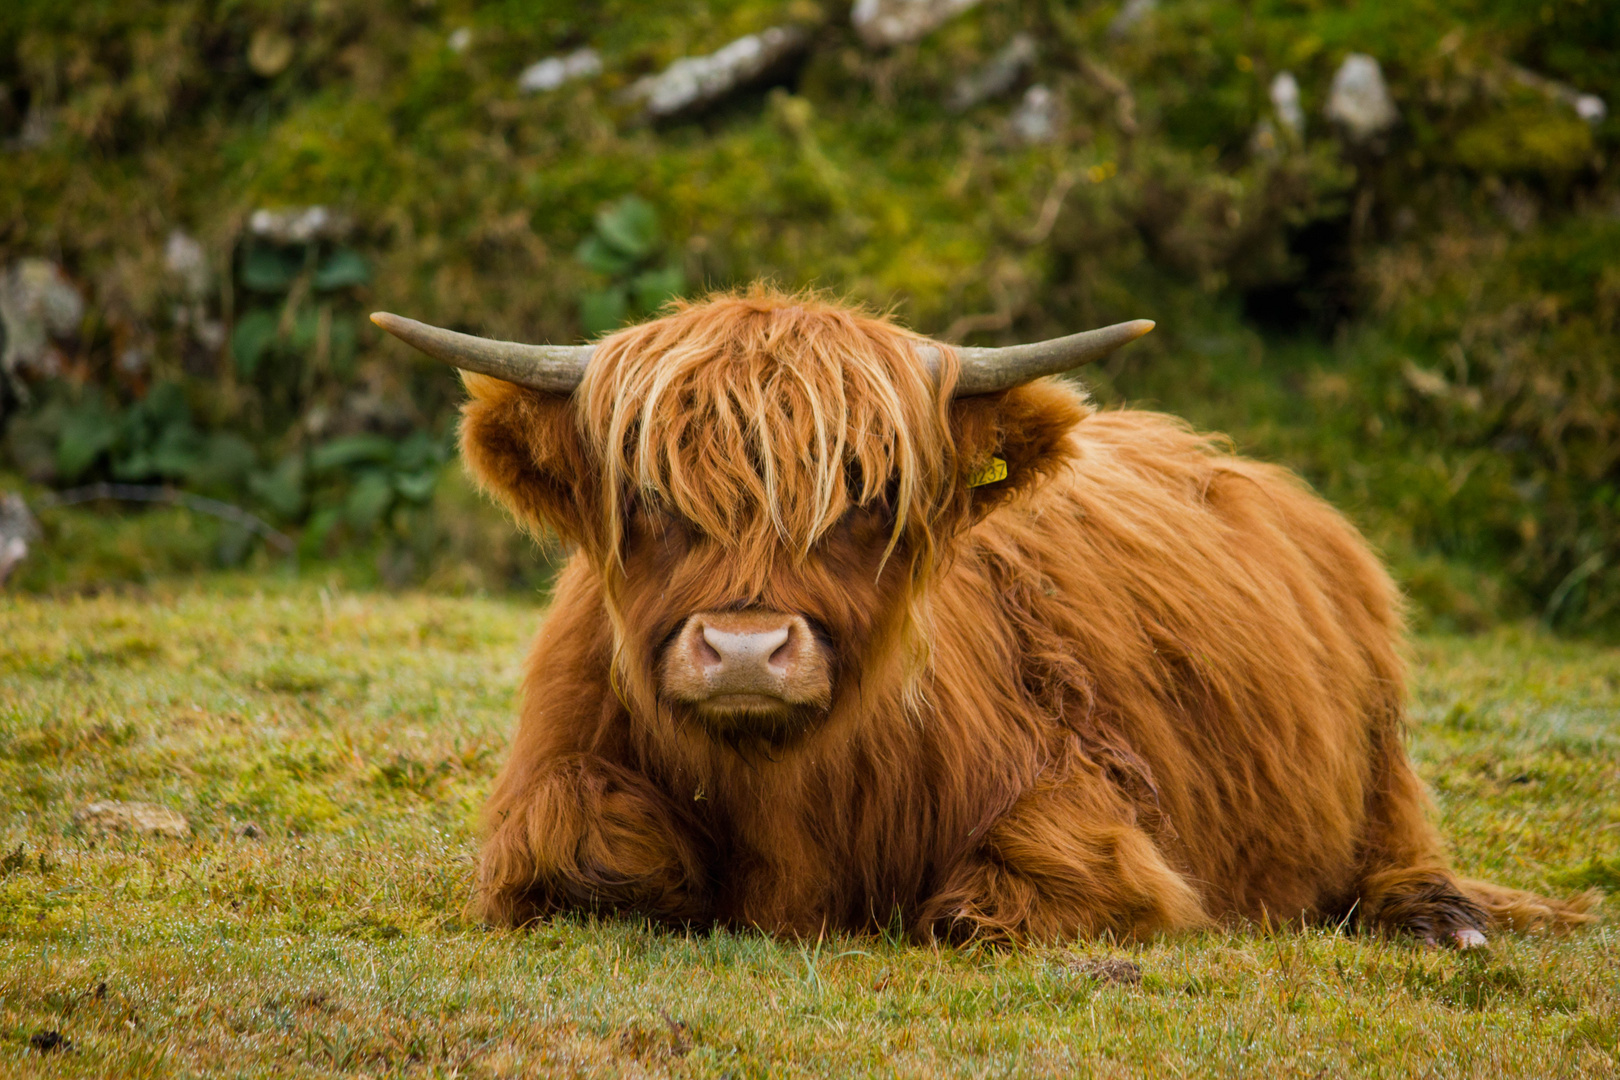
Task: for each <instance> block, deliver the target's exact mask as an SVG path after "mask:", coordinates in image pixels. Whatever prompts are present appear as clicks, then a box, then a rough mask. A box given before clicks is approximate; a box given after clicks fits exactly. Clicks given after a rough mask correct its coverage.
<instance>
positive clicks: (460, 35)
mask: <svg viewBox="0 0 1620 1080" xmlns="http://www.w3.org/2000/svg"><path fill="white" fill-rule="evenodd" d="M472 38H473V34H472V30H471V29H469V28H468V27H465V26H458V27H457V28H456V29H454V30H452V31H450V36H449V37H447V38H445V39H444V43H445V44H446V45H448V46H449V47H450V51H451V52H453V53H464V52H466V51H467V47H468V46H469V45H471V44H472Z"/></svg>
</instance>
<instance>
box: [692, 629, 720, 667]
mask: <svg viewBox="0 0 1620 1080" xmlns="http://www.w3.org/2000/svg"><path fill="white" fill-rule="evenodd" d="M692 659H693V660H695V661H696V662H697V665H698V667H706V668H708V667H717V666H719V665H720V664H723V663H725V657H723V656H721V655H720V652H719V650H718V649H716V648H715V647H714V646H713V645H712V644H711V643H710V642H709V633H708V629H707V628H706V627H705V628H704V630H703V632H702V633H699V634H694V635H692Z"/></svg>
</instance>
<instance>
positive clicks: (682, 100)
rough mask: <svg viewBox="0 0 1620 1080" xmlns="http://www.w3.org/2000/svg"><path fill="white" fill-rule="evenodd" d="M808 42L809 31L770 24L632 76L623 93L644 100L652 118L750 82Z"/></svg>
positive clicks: (709, 100)
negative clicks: (710, 49)
mask: <svg viewBox="0 0 1620 1080" xmlns="http://www.w3.org/2000/svg"><path fill="white" fill-rule="evenodd" d="M809 44H810V35H809V33H808V32H807V31H805V30H804V29H803V28H802V27H798V26H773V27H771V28H770V29H768V30H762V31H760V32H759V33H757V34H749V35H748V36H746V37H740V38H738V39H737V40H736V41H733V42H731V43H730V44H729V45H727V46H725V47H724V48H722V49H720V50H719V51H718V52H713V53H710V54H709V55H707V56H684V57H682V58H681V59H679V60H677V61H675V62H674V63H673V64H671V65H669V67H667V68H665V69H664V70H663V71H661V72H659V73H658V74H657V75H649V76H647V77H646V78H645V79H641V80H639V81H638V82H636V83H635V84H634V85H633V86H631V87H630V89H629V91H628V93H627V96H628V98H629V99H630V100H631V101H640V102H642V104H643V106H644V107H645V109H646V112H647V115H648V116H650V117H653V118H655V119H657V118H662V117H666V116H674V115H677V114H679V113H685V112H691V111H693V110H695V109H700V108H702V107H703V106H705V105H710V104H713V103H714V102H716V101H719V100H720V99H721V98H723V97H725V96H726V95H728V94H730V93H731V92H732V91H733V90H736V89H738V88H739V87H742V86H746V85H747V84H748V83H751V82H753V81H754V80H755V79H758V78H759V77H760V76H762V75H764V74H765V73H766V72H768V71H770V70H771V69H772V68H774V67H775V66H776V65H777V64H779V63H781V62H782V61H784V60H786V59H787V58H788V57H790V56H792V55H794V54H795V53H798V52H800V51H802V50H803V49H804V48H806V47H807V46H808V45H809Z"/></svg>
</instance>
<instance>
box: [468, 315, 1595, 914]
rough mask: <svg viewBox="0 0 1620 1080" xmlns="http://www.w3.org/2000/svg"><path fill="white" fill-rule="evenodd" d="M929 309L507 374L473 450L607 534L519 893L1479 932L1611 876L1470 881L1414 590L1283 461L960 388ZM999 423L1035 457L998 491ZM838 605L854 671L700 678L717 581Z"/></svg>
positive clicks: (487, 400)
mask: <svg viewBox="0 0 1620 1080" xmlns="http://www.w3.org/2000/svg"><path fill="white" fill-rule="evenodd" d="M913 340H914V339H913V338H912V337H911V336H910V335H908V334H907V333H905V332H904V331H901V330H899V329H897V328H895V327H894V326H893V325H891V324H889V323H887V322H884V321H881V320H877V319H871V318H866V317H862V316H860V315H857V314H855V313H852V312H850V311H848V310H846V309H843V308H840V307H836V306H833V305H829V304H825V303H822V302H819V301H817V300H814V299H811V298H806V297H786V296H780V295H775V294H772V293H769V292H765V291H755V292H752V293H749V294H746V295H734V296H723V297H719V298H715V299H712V300H710V301H707V302H704V303H701V304H693V305H685V306H681V307H678V308H677V309H676V310H675V311H674V313H673V314H671V315H669V316H668V317H666V318H663V319H660V320H658V321H656V322H652V323H649V324H647V325H644V326H640V327H635V328H632V329H629V330H625V331H622V332H620V333H618V334H616V335H614V336H612V337H610V338H608V339H607V340H606V341H605V342H603V344H602V345H601V346H600V347H599V349H598V351H597V354H596V357H595V359H594V361H593V362H592V364H591V367H590V370H589V374H588V375H587V378H586V382H585V384H584V385H583V386H582V387H581V389H580V391H579V392H578V393H577V394H576V395H574V396H573V397H571V398H562V397H555V396H550V395H546V394H542V393H538V392H535V391H530V390H525V389H521V388H519V387H516V386H513V385H510V384H507V383H503V382H498V381H496V380H493V379H487V378H483V377H479V376H468V377H467V386H468V388H469V390H470V391H471V394H472V398H471V400H470V401H469V402H468V404H467V406H466V409H465V419H464V424H463V428H462V448H463V452H464V455H465V459H466V461H467V464H468V466H469V468H470V469H471V471H472V473H473V475H474V476H475V477H477V478H478V480H479V481H480V482H481V483H482V484H483V486H484V487H485V488H486V489H487V490H488V491H490V492H491V493H492V494H494V495H495V496H496V497H497V498H499V499H500V500H502V501H503V502H504V503H505V504H506V505H507V506H508V507H510V508H511V510H512V511H513V512H514V513H515V514H516V515H517V517H518V518H519V519H520V520H521V521H523V522H524V523H526V524H527V525H529V526H531V527H535V528H538V527H541V526H542V525H545V526H550V527H552V528H554V529H555V530H556V531H557V532H558V533H560V534H561V535H562V536H563V537H564V538H565V539H566V540H568V541H570V542H572V543H573V544H575V545H577V548H578V551H577V554H575V555H574V556H573V558H572V559H571V561H570V562H569V564H568V566H567V568H566V569H565V570H564V571H563V573H562V575H561V577H560V579H559V580H558V583H557V588H556V596H555V600H554V602H553V606H552V610H551V613H550V615H549V617H548V618H547V619H546V622H545V624H544V626H543V628H542V630H541V632H540V636H539V638H538V640H537V641H536V643H535V646H534V649H533V652H532V654H531V656H530V660H529V666H528V674H527V677H526V679H525V682H524V705H523V711H522V718H521V721H520V724H519V727H518V731H517V735H516V738H515V741H514V743H513V746H512V753H511V757H510V759H509V760H508V762H507V763H506V766H505V768H504V769H503V771H502V773H501V775H500V778H499V780H498V781H497V783H496V786H495V790H494V793H493V795H492V796H491V798H490V800H489V805H488V809H487V830H488V834H487V839H486V841H485V845H484V849H483V854H482V858H481V863H480V885H481V891H480V897H481V903H482V907H483V911H484V913H485V914H486V916H487V917H488V918H489V919H491V920H493V921H495V922H500V923H507V924H519V923H522V922H525V921H527V920H529V919H532V918H534V917H536V916H538V915H541V914H543V913H546V912H549V911H552V910H555V909H558V908H562V907H582V908H595V909H617V910H627V911H634V912H640V913H645V914H648V915H651V916H654V917H658V918H662V919H668V920H676V921H695V922H700V923H709V922H722V923H728V924H741V925H753V926H758V927H763V928H765V929H767V930H770V931H773V932H780V933H790V934H812V933H816V932H819V931H821V930H823V929H827V928H849V929H864V928H872V927H877V926H883V925H888V924H891V922H892V920H894V919H895V918H899V919H900V920H902V921H903V922H904V924H905V925H906V926H907V927H908V928H910V929H911V930H912V932H914V933H915V934H917V935H918V936H922V937H930V936H936V935H937V936H944V937H948V938H951V939H958V940H960V939H964V938H971V937H992V938H996V939H1003V940H1053V939H1058V938H1065V937H1070V936H1072V935H1075V934H1100V933H1104V932H1112V933H1114V934H1116V935H1120V936H1124V937H1140V936H1144V935H1151V934H1154V933H1158V932H1162V931H1175V930H1185V929H1190V928H1195V927H1200V926H1205V925H1209V924H1211V923H1213V922H1229V921H1232V920H1241V919H1261V918H1268V919H1271V920H1281V919H1296V918H1300V917H1304V918H1306V919H1324V918H1326V919H1339V918H1342V917H1345V916H1347V915H1351V914H1352V913H1353V915H1354V917H1355V918H1356V919H1358V920H1360V921H1363V922H1366V923H1370V924H1372V925H1376V926H1380V927H1385V928H1392V929H1405V930H1411V931H1414V932H1416V933H1419V934H1421V935H1423V936H1425V937H1430V938H1435V939H1445V938H1446V937H1448V936H1450V935H1453V934H1455V933H1456V932H1457V931H1459V930H1467V929H1487V928H1489V927H1491V926H1503V925H1511V926H1516V927H1518V926H1537V925H1566V924H1571V923H1574V922H1578V921H1580V920H1581V918H1582V916H1581V915H1580V913H1579V911H1578V910H1577V908H1576V907H1572V906H1569V905H1565V904H1560V903H1557V902H1554V901H1549V900H1543V899H1540V898H1537V897H1532V896H1529V895H1527V894H1523V893H1515V892H1513V891H1512V890H1507V889H1501V888H1498V887H1496V886H1491V885H1486V884H1484V883H1477V882H1468V881H1463V880H1459V879H1458V878H1456V877H1455V876H1454V875H1453V874H1452V873H1451V871H1450V869H1449V868H1448V866H1447V862H1446V858H1445V855H1444V853H1443V850H1442V847H1441V844H1440V842H1439V839H1438V838H1437V836H1436V834H1435V832H1434V830H1433V829H1432V828H1431V827H1430V825H1429V823H1428V821H1427V819H1426V817H1425V801H1424V795H1423V792H1422V790H1421V788H1420V786H1419V783H1418V781H1417V779H1416V777H1415V776H1414V775H1413V772H1412V770H1411V767H1410V765H1409V764H1408V762H1407V758H1406V754H1405V751H1404V749H1403V730H1402V727H1403V702H1404V697H1405V675H1404V671H1403V668H1402V662H1401V657H1400V642H1401V634H1402V627H1401V614H1400V605H1399V601H1398V597H1397V594H1396V590H1395V588H1394V587H1393V585H1392V584H1391V582H1390V580H1389V577H1388V576H1387V575H1386V574H1385V572H1384V570H1383V568H1382V567H1381V566H1380V565H1379V562H1378V560H1377V559H1376V558H1375V557H1374V556H1373V555H1372V553H1371V552H1370V551H1369V550H1368V548H1367V545H1366V544H1365V543H1364V542H1363V541H1362V539H1361V538H1360V537H1359V536H1358V535H1357V534H1356V532H1355V530H1354V529H1353V528H1352V527H1351V526H1350V525H1349V524H1347V523H1346V522H1345V520H1344V519H1343V518H1342V517H1340V516H1339V515H1338V514H1337V513H1336V512H1335V511H1334V510H1333V509H1332V508H1331V507H1329V506H1328V505H1327V504H1326V503H1324V502H1323V501H1322V500H1321V499H1319V498H1317V497H1316V496H1314V495H1313V494H1311V493H1310V492H1309V491H1308V490H1306V489H1305V487H1304V486H1303V485H1302V484H1301V483H1300V482H1299V481H1298V480H1296V479H1295V478H1294V477H1293V476H1291V475H1290V474H1288V473H1287V472H1285V471H1284V470H1282V469H1278V468H1275V467H1272V466H1269V465H1262V464H1258V463H1255V462H1252V461H1247V460H1244V459H1241V458H1237V457H1234V456H1232V455H1230V454H1229V453H1227V452H1225V451H1224V450H1222V449H1221V448H1220V446H1219V445H1218V444H1217V443H1216V442H1215V441H1213V440H1211V439H1210V438H1207V437H1204V436H1201V435H1197V434H1194V433H1193V432H1191V431H1190V430H1188V429H1187V428H1186V427H1185V426H1184V425H1183V424H1181V423H1179V422H1178V421H1176V420H1173V419H1171V418H1168V417H1165V416H1161V415H1156V414H1153V413H1146V412H1134V411H1119V412H1097V411H1095V410H1093V409H1092V408H1091V407H1090V406H1089V405H1088V404H1087V402H1086V401H1085V399H1084V398H1083V397H1082V396H1081V395H1080V394H1078V393H1076V392H1075V391H1074V390H1073V389H1071V388H1070V387H1068V386H1067V385H1064V384H1062V383H1059V382H1055V381H1051V380H1046V381H1041V382H1037V383H1034V384H1031V385H1028V386H1024V387H1021V388H1019V389H1016V390H1013V391H1010V392H1007V393H1002V394H997V395H989V396H985V397H978V398H966V399H963V400H960V401H954V402H953V401H952V400H951V397H950V389H951V384H952V383H953V381H954V379H955V367H954V357H948V358H947V361H946V364H945V371H944V372H943V375H942V383H943V384H942V385H940V386H938V387H936V386H935V385H933V383H932V382H931V381H930V380H929V378H928V376H927V375H926V373H925V372H924V370H923V368H922V366H921V365H920V363H919V362H918V361H917V360H916V358H915V355H914V353H913V352H912V351H911V348H910V345H911V342H912V341H913ZM992 454H995V455H997V456H1000V457H1001V458H1003V459H1005V460H1006V461H1007V462H1008V464H1009V466H1010V474H1009V477H1008V478H1007V479H1006V480H1005V481H1003V482H1000V483H997V484H993V485H990V486H988V487H978V488H973V487H970V485H969V482H968V477H969V476H970V475H971V474H972V472H973V471H974V470H975V469H976V468H977V467H978V466H980V465H981V464H982V463H983V462H985V461H986V460H987V459H988V458H989V456H990V455H992ZM735 610H765V611H775V612H785V613H792V614H797V615H802V616H804V618H805V619H807V620H809V621H810V623H811V624H812V625H814V626H816V627H817V628H818V629H819V631H820V632H821V634H822V635H823V637H824V644H825V648H827V649H828V650H829V654H830V657H831V664H832V670H833V672H834V675H833V683H834V688H833V693H832V703H831V705H830V706H829V707H828V708H826V709H825V710H823V711H821V712H820V713H819V715H818V716H816V718H815V721H814V722H813V723H808V724H797V725H794V726H792V727H791V729H790V730H791V734H786V735H784V734H783V733H782V731H781V730H778V729H774V728H771V727H770V726H769V725H766V726H763V727H762V728H761V731H760V733H759V734H758V736H757V737H752V738H750V737H749V736H748V735H747V733H746V732H744V733H741V734H738V733H732V734H731V735H730V736H728V737H726V738H720V737H717V736H716V734H715V733H714V732H713V731H712V730H711V729H709V728H708V727H706V726H704V725H703V724H701V723H697V722H695V721H694V718H693V716H692V715H691V713H690V712H688V711H686V710H685V709H684V708H683V706H682V705H681V703H680V702H679V701H675V700H670V699H669V698H668V697H667V696H665V695H662V694H661V693H660V687H659V685H658V683H659V670H660V669H659V660H660V656H661V655H662V650H663V649H664V648H665V647H666V646H667V643H668V642H669V641H670V640H671V639H672V637H673V636H674V635H675V634H676V633H678V631H679V630H680V628H681V626H682V625H683V623H684V622H685V620H686V619H687V618H688V617H689V616H690V615H692V614H693V613H696V612H704V611H735Z"/></svg>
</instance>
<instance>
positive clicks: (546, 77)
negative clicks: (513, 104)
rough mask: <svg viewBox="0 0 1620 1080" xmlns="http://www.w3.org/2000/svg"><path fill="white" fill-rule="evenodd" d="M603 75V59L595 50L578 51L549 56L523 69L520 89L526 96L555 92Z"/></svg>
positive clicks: (519, 80) (519, 79)
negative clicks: (569, 83) (565, 84)
mask: <svg viewBox="0 0 1620 1080" xmlns="http://www.w3.org/2000/svg"><path fill="white" fill-rule="evenodd" d="M601 73H602V57H601V56H600V55H598V54H597V51H596V50H595V49H578V50H576V51H574V52H571V53H569V54H568V55H567V56H548V57H546V58H545V59H544V60H539V61H536V62H535V63H532V64H530V65H529V66H528V67H526V68H524V69H523V74H521V75H519V76H518V89H519V90H521V91H522V92H523V93H525V94H541V93H545V92H546V91H549V90H555V89H557V88H558V87H559V86H561V85H562V84H563V83H566V82H572V81H573V80H575V79H588V78H590V77H591V76H593V75H600V74H601Z"/></svg>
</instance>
